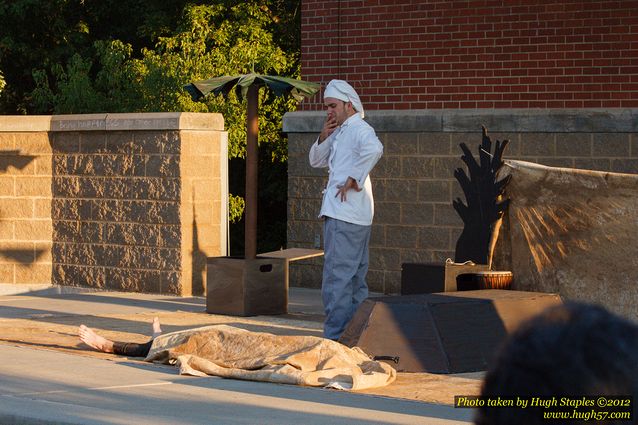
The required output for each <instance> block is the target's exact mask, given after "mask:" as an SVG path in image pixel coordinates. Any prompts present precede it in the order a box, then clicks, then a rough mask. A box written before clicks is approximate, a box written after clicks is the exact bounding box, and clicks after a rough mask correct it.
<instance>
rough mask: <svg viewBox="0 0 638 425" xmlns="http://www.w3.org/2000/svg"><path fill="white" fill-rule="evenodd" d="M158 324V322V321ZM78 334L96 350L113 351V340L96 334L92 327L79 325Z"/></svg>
mask: <svg viewBox="0 0 638 425" xmlns="http://www.w3.org/2000/svg"><path fill="white" fill-rule="evenodd" d="M158 324H159V322H158ZM78 335H79V336H80V339H81V340H82V342H83V343H85V344H86V345H88V346H89V347H92V348H95V349H96V350H98V351H102V352H104V353H112V352H113V341H110V340H108V339H106V338H104V337H102V336H100V335H98V334H96V333H95V332H94V331H93V329H91V328H89V327H87V326H84V325H80V329H79V330H78Z"/></svg>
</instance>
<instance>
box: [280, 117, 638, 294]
mask: <svg viewBox="0 0 638 425" xmlns="http://www.w3.org/2000/svg"><path fill="white" fill-rule="evenodd" d="M324 116H325V113H323V112H295V113H289V114H286V116H285V117H284V131H286V132H288V137H289V142H288V149H289V160H288V161H289V162H288V174H289V176H288V247H293V246H298V247H314V246H315V239H316V237H317V235H319V236H321V234H322V230H321V229H322V222H321V220H319V219H318V218H317V214H318V212H319V209H320V205H321V190H322V189H323V187H325V183H326V180H327V172H326V171H325V170H323V169H313V168H311V167H310V166H309V165H308V151H309V149H310V146H311V145H312V143H314V141H315V139H316V137H317V135H318V133H319V131H320V129H321V126H322V121H323V118H324ZM367 120H368V122H369V123H370V124H371V125H372V126H373V127H374V128H375V129H376V131H377V134H378V136H379V138H380V139H381V141H382V142H383V144H384V150H385V151H384V155H383V157H382V158H381V160H380V161H379V163H378V164H377V166H376V167H375V169H374V170H373V172H372V174H371V177H372V184H373V191H374V199H375V217H374V223H373V226H372V236H371V241H370V270H369V273H368V284H369V286H370V289H371V290H373V291H378V292H383V293H387V294H393V293H398V292H400V282H401V265H402V264H403V263H410V262H420V263H430V262H433V263H436V264H441V265H442V264H443V263H444V261H445V259H446V258H448V257H449V258H454V249H455V246H456V241H457V239H458V237H459V235H460V233H461V230H462V226H463V223H462V221H461V219H460V218H459V217H458V215H457V213H456V211H455V210H454V209H453V207H452V200H453V199H455V198H457V197H460V198H461V199H463V200H464V201H465V199H464V196H463V193H462V191H461V188H460V186H459V184H458V182H457V181H456V179H455V178H454V176H453V172H454V170H455V169H456V168H464V167H465V164H464V163H463V162H462V161H461V158H460V157H461V154H462V152H461V149H460V148H459V144H460V143H461V142H464V143H466V144H467V145H468V147H469V148H470V149H471V151H472V153H473V154H474V156H475V157H476V158H478V151H477V148H478V145H479V144H480V142H481V125H485V126H486V127H487V128H488V133H489V134H490V136H491V137H492V140H493V141H495V140H504V139H509V140H510V144H509V146H508V147H507V149H506V151H505V155H504V156H505V158H506V159H508V158H509V159H521V160H525V161H531V162H538V163H541V164H545V165H549V166H562V167H575V168H586V169H594V170H604V171H613V172H622V173H638V109H627V110H610V111H604V110H571V111H567V110H539V111H530V110H490V111H477V110H466V111H463V110H432V111H373V112H370V113H369V114H368V117H367ZM322 264H323V262H322V259H314V260H308V261H302V262H295V263H293V264H292V265H291V270H290V273H291V275H290V284H291V285H292V286H303V287H314V288H318V287H320V285H321V268H322Z"/></svg>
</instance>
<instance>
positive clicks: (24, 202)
mask: <svg viewBox="0 0 638 425" xmlns="http://www.w3.org/2000/svg"><path fill="white" fill-rule="evenodd" d="M49 121H50V117H42V116H31V117H22V118H21V120H20V122H18V121H17V120H15V119H13V118H12V117H0V286H3V287H4V291H1V290H0V293H2V292H5V291H12V290H15V289H16V287H17V285H20V287H21V288H24V289H26V290H29V289H36V288H40V287H42V286H48V285H50V284H51V261H52V257H51V248H52V237H51V234H52V220H51V145H50V143H49V136H48V130H49Z"/></svg>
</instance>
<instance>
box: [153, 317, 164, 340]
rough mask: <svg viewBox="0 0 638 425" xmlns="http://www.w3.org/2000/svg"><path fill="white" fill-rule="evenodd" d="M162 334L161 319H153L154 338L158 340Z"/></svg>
mask: <svg viewBox="0 0 638 425" xmlns="http://www.w3.org/2000/svg"><path fill="white" fill-rule="evenodd" d="M161 333H162V327H161V326H160V321H159V317H153V338H157V337H158V336H160V334H161Z"/></svg>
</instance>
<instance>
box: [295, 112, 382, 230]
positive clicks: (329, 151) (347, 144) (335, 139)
mask: <svg viewBox="0 0 638 425" xmlns="http://www.w3.org/2000/svg"><path fill="white" fill-rule="evenodd" d="M381 155H383V145H382V144H381V142H380V141H379V138H378V137H377V135H376V134H375V132H374V129H373V128H372V127H370V125H369V124H368V123H367V122H365V121H364V120H363V119H361V117H360V116H359V114H355V115H353V116H351V117H350V118H348V119H347V120H346V121H345V122H344V123H343V124H341V126H340V127H338V128H337V129H336V130H335V131H334V132H333V133H332V134H331V135H330V136H329V137H328V138H326V140H324V141H323V143H321V144H319V139H318V138H317V141H316V142H315V143H314V144H313V145H312V147H311V148H310V153H309V155H308V159H309V160H310V165H311V166H312V167H315V168H324V167H328V169H329V175H328V185H327V186H326V189H325V190H324V192H323V202H322V204H321V211H320V213H319V217H322V216H326V217H332V218H336V219H338V220H342V221H346V222H348V223H354V224H360V225H363V226H369V225H371V224H372V217H373V216H374V199H373V197H372V183H371V182H370V176H369V174H370V171H372V168H373V167H374V166H375V165H376V163H377V161H379V158H381ZM348 177H352V178H353V179H355V180H356V181H357V184H358V185H359V188H361V189H363V190H362V191H360V192H357V191H356V190H349V191H348V192H347V193H346V198H347V199H346V201H344V202H341V198H340V197H337V196H336V195H337V191H338V190H339V187H341V186H343V185H344V184H345V183H346V180H348Z"/></svg>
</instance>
